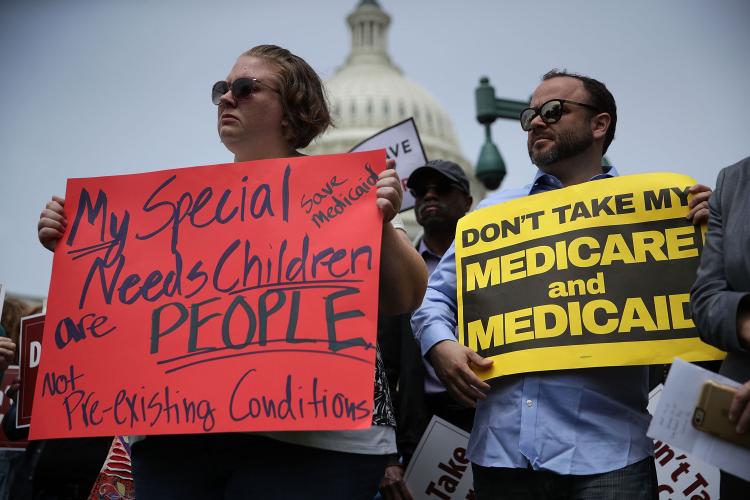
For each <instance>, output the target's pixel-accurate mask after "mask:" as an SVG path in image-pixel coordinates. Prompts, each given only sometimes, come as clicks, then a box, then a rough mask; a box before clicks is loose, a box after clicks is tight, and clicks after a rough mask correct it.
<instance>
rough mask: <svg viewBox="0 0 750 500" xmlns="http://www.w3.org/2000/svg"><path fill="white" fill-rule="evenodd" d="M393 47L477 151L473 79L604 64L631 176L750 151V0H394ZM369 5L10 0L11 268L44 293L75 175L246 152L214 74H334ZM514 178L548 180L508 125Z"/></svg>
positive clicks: (5, 146)
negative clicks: (49, 234)
mask: <svg viewBox="0 0 750 500" xmlns="http://www.w3.org/2000/svg"><path fill="white" fill-rule="evenodd" d="M380 3H381V5H382V6H383V8H384V9H385V10H386V11H387V12H388V13H389V14H391V16H392V23H391V29H390V52H391V55H392V57H393V59H394V61H395V62H396V64H397V65H398V66H400V67H401V68H402V69H403V71H404V73H405V75H406V76H407V77H409V78H410V79H412V80H414V81H416V82H418V83H420V84H422V85H423V86H424V87H426V88H427V89H428V90H429V91H430V93H432V95H434V96H435V97H436V98H437V100H438V101H439V102H440V103H442V105H443V106H444V107H445V109H446V110H447V112H448V114H449V115H450V116H451V117H452V119H453V123H454V127H455V129H456V132H457V134H458V137H459V141H460V144H461V147H462V150H463V154H464V156H466V157H467V158H469V159H470V160H471V161H472V162H474V161H476V158H477V155H478V152H479V148H480V146H481V143H482V139H483V136H482V129H481V128H480V126H479V125H478V124H477V122H476V121H475V119H474V97H473V96H474V88H475V87H476V85H477V82H478V79H479V77H480V76H482V75H487V76H489V77H490V81H491V82H492V84H493V85H494V86H495V88H496V92H497V94H498V96H502V97H510V98H514V99H526V98H528V96H529V95H530V94H531V92H532V91H533V89H534V88H535V87H536V85H537V84H538V82H539V77H540V76H541V75H542V74H543V73H545V72H546V71H547V70H548V69H550V68H553V67H558V68H567V69H569V70H571V71H576V72H580V73H585V74H589V75H591V76H594V77H596V78H598V79H600V80H602V81H604V82H605V83H606V84H607V85H608V87H609V88H610V90H611V91H612V92H613V94H614V95H615V98H616V100H617V104H618V114H619V122H618V127H617V136H616V139H615V141H614V143H613V144H612V146H611V147H610V151H609V153H608V158H609V159H610V161H611V162H612V163H614V164H615V165H616V166H617V167H618V169H619V170H620V172H621V173H638V172H646V171H673V172H679V173H685V174H688V175H691V176H693V177H695V178H697V179H698V180H699V181H701V182H703V183H705V184H709V185H712V186H713V184H714V181H715V179H716V174H717V173H718V171H719V169H720V168H721V167H724V166H726V165H729V164H731V163H734V162H736V161H738V160H740V159H741V158H743V157H745V156H747V155H749V154H750V132H749V131H748V130H749V129H750V125H748V123H747V120H746V117H745V116H744V115H745V114H746V113H747V112H748V110H750V92H748V90H747V89H748V86H749V85H750V64H748V55H747V54H748V52H750V30H749V29H748V21H750V2H747V1H746V0H736V1H722V0H717V1H707V0H705V1H699V0H692V1H691V0H685V1H683V0H665V1H658V2H654V1H648V0H628V1H620V2H602V1H564V2H561V1H556V0H549V1H548V0H544V1H542V0H536V1H534V2H520V1H516V2H510V1H499V0H494V1H491V0H488V1H476V2H471V1H466V2H456V1H443V0H412V1H409V2H405V1H401V2H397V1H395V0H381V2H380ZM356 4H357V0H327V1H325V2H310V1H285V0H281V1H275V2H274V1H267V0H264V1H258V0H254V1H253V0H245V1H240V0H236V1H233V0H224V1H222V0H216V1H212V2H197V1H195V2H192V1H187V0H184V1H177V0H160V1H158V2H154V1H149V2H147V1H141V0H130V1H114V0H97V1H94V0H91V1H76V0H65V1H44V0H35V1H23V0H5V1H3V2H1V3H0V58H1V59H0V109H1V110H2V111H1V112H0V168H1V169H2V182H1V183H0V224H1V225H0V228H2V234H3V236H4V239H5V241H4V242H3V244H2V245H0V281H3V282H5V283H6V284H7V285H8V286H9V289H10V291H12V292H16V293H23V294H33V295H45V294H46V293H47V288H48V285H49V273H50V269H51V263H52V254H51V253H49V252H47V251H46V250H44V249H43V248H42V247H41V245H39V243H38V242H37V237H36V223H37V220H38V217H39V212H40V211H41V209H42V207H43V206H44V204H45V203H46V200H47V199H48V198H49V197H50V196H51V195H52V194H60V195H63V194H64V192H65V180H66V179H67V178H68V177H88V176H99V175H107V174H121V173H132V172H143V171H149V170H158V169H163V168H171V167H182V166H190V165H202V164H213V163H222V162H227V161H231V159H232V157H231V155H230V154H229V153H228V152H227V151H226V150H225V149H224V148H223V146H222V145H221V144H220V142H219V140H218V138H217V135H216V128H215V107H214V106H213V104H211V101H210V100H209V91H210V87H211V85H212V84H213V83H214V82H215V81H216V80H219V79H223V78H224V77H225V76H226V74H227V73H228V71H229V69H230V67H231V65H232V64H233V62H234V59H235V58H236V56H237V55H238V54H239V53H241V52H242V51H244V50H246V49H248V48H250V47H252V46H254V45H257V44H260V43H275V44H278V45H282V46H284V47H287V48H289V49H290V50H292V51H293V52H295V53H296V54H298V55H300V56H302V57H304V58H305V59H306V60H307V61H308V62H309V63H310V64H311V65H312V66H313V67H314V68H315V69H316V70H317V71H318V72H319V73H320V74H321V76H322V77H323V78H328V77H330V76H331V75H332V74H333V72H334V71H335V69H336V68H337V67H338V66H339V65H340V64H341V63H342V62H343V61H344V59H345V57H346V55H347V53H348V51H349V32H348V27H347V25H346V22H345V17H346V15H348V14H349V13H350V12H351V11H352V10H353V9H354V7H355V6H356ZM493 138H494V139H495V142H496V143H497V144H498V145H499V147H500V150H501V153H502V154H503V156H504V158H505V161H506V163H507V166H508V169H509V174H508V176H507V177H506V180H505V182H504V184H503V186H505V187H514V186H518V185H522V184H525V183H527V181H528V180H529V178H530V176H531V175H533V169H532V167H531V165H530V163H529V160H528V156H527V153H526V149H525V135H524V134H523V133H521V131H520V128H519V126H518V124H517V122H516V123H511V122H506V123H499V122H498V123H496V124H495V125H494V126H493Z"/></svg>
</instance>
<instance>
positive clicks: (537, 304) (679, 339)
mask: <svg viewBox="0 0 750 500" xmlns="http://www.w3.org/2000/svg"><path fill="white" fill-rule="evenodd" d="M693 184H695V181H693V180H692V179H690V178H689V177H686V176H682V175H676V174H643V175H633V176H626V177H618V178H612V179H604V180H597V181H592V182H586V183H583V184H579V185H576V186H571V187H567V188H565V189H559V190H554V191H550V192H547V193H541V194H535V195H533V196H528V197H524V198H521V199H517V200H512V201H509V202H506V203H502V204H499V205H495V206H491V207H488V208H485V209H482V210H479V211H477V212H474V213H471V214H469V215H467V216H466V217H464V218H463V219H461V220H460V221H459V225H458V228H457V232H456V262H457V269H456V270H457V280H458V281H457V282H458V283H459V286H458V302H459V309H458V326H459V339H460V342H461V343H463V344H464V345H466V346H468V347H470V348H471V349H473V350H475V351H477V352H478V353H479V354H481V355H482V356H484V357H488V358H492V359H494V360H495V363H494V365H493V367H492V368H491V369H489V370H487V371H482V372H481V373H480V375H481V376H482V377H483V378H484V379H490V378H494V377H499V376H502V375H508V374H513V373H524V372H531V371H542V370H560V369H570V368H588V367H595V366H623V365H645V364H662V363H669V362H671V361H672V359H674V357H675V356H681V357H683V358H684V359H687V360H690V361H704V360H714V359H722V358H723V357H724V353H723V352H722V351H719V350H718V349H716V348H714V347H711V346H709V345H707V344H704V343H703V342H702V341H701V340H700V338H699V336H698V332H697V330H696V327H695V324H694V323H693V320H692V319H691V317H690V307H689V301H690V287H691V285H692V284H693V281H694V280H695V272H696V269H697V267H698V263H699V260H700V252H701V249H702V247H703V237H702V228H700V227H694V226H693V225H692V224H691V223H690V221H688V220H686V218H685V216H686V215H687V213H688V201H689V198H690V195H689V194H688V192H687V190H688V188H689V187H690V186H692V185H693Z"/></svg>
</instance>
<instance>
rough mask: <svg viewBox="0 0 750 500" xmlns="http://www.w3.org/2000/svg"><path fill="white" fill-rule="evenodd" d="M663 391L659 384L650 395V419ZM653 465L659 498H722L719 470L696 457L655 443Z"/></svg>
mask: <svg viewBox="0 0 750 500" xmlns="http://www.w3.org/2000/svg"><path fill="white" fill-rule="evenodd" d="M663 387H664V386H663V385H662V384H659V385H658V386H656V387H654V389H653V390H652V391H651V393H650V394H649V395H648V412H649V413H650V414H651V415H654V412H655V411H656V407H657V405H658V404H659V400H660V399H661V394H662V392H663V390H664V388H663ZM654 461H655V462H656V477H657V479H658V481H659V497H660V498H671V499H673V500H677V499H678V498H719V480H720V479H719V478H720V476H719V469H717V468H716V467H714V466H713V465H708V464H706V463H704V462H702V461H701V460H698V459H697V458H695V454H694V453H693V454H687V453H683V452H681V451H680V450H678V449H676V448H672V447H671V446H670V445H669V444H667V443H664V442H662V441H659V440H655V441H654Z"/></svg>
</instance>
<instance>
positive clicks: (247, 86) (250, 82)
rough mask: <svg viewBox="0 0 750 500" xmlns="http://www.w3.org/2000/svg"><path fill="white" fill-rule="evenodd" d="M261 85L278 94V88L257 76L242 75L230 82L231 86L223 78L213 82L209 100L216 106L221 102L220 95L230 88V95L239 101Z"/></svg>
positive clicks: (253, 92)
mask: <svg viewBox="0 0 750 500" xmlns="http://www.w3.org/2000/svg"><path fill="white" fill-rule="evenodd" d="M261 87H266V88H267V89H269V90H273V91H274V92H276V93H277V94H279V91H278V90H276V89H275V88H273V87H271V86H269V85H268V84H266V83H263V82H261V81H260V80H258V79H257V78H245V77H243V78H237V79H236V80H235V81H233V82H232V85H231V86H230V85H229V84H228V83H227V82H225V81H224V80H221V81H218V82H216V83H214V86H213V88H212V89H211V101H212V102H213V103H214V104H216V105H217V106H218V105H219V103H220V102H221V96H223V95H224V94H226V93H227V92H229V91H230V90H231V91H232V96H234V99H235V100H237V101H241V100H243V99H247V98H248V97H250V96H251V95H253V94H255V93H256V92H258V91H259V90H260V88H261Z"/></svg>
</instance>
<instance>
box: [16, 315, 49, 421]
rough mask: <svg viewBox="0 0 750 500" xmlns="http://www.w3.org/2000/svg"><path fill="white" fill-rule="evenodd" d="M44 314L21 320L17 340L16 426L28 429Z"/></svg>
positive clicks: (37, 369)
mask: <svg viewBox="0 0 750 500" xmlns="http://www.w3.org/2000/svg"><path fill="white" fill-rule="evenodd" d="M44 318H45V314H44V313H42V314H35V315H33V316H26V317H25V318H21V335H20V337H19V338H18V343H19V346H18V359H19V360H20V361H19V364H20V369H21V387H20V388H19V390H18V408H16V426H17V427H28V426H29V425H30V424H31V413H32V410H33V406H34V388H35V387H36V376H37V373H39V360H40V358H41V347H42V335H43V334H44Z"/></svg>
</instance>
